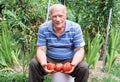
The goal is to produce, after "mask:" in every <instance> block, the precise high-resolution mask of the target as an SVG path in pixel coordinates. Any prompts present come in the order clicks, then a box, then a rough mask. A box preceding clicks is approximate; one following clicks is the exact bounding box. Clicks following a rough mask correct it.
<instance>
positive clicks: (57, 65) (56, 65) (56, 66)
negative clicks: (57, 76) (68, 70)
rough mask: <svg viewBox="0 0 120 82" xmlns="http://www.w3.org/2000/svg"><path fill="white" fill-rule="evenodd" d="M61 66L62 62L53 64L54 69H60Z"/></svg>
mask: <svg viewBox="0 0 120 82" xmlns="http://www.w3.org/2000/svg"><path fill="white" fill-rule="evenodd" d="M62 67H63V64H62V63H56V64H55V71H61V70H62Z"/></svg>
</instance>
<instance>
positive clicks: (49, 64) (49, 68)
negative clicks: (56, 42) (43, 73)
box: [47, 63, 55, 70]
mask: <svg viewBox="0 0 120 82" xmlns="http://www.w3.org/2000/svg"><path fill="white" fill-rule="evenodd" d="M54 67H55V64H53V63H47V69H48V70H54Z"/></svg>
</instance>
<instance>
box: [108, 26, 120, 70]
mask: <svg viewBox="0 0 120 82" xmlns="http://www.w3.org/2000/svg"><path fill="white" fill-rule="evenodd" d="M119 40H120V30H116V28H114V29H113V28H111V30H110V37H109V41H108V49H107V59H106V68H107V70H108V71H110V70H111V68H112V66H113V64H114V62H115V60H116V58H117V57H118V53H117V50H118V49H119Z"/></svg>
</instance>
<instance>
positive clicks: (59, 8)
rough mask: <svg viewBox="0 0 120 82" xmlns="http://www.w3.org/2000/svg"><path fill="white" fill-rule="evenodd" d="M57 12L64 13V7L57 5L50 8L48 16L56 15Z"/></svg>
mask: <svg viewBox="0 0 120 82" xmlns="http://www.w3.org/2000/svg"><path fill="white" fill-rule="evenodd" d="M57 12H59V13H66V7H65V6H63V5H59V4H57V5H53V6H51V8H50V14H53V13H57Z"/></svg>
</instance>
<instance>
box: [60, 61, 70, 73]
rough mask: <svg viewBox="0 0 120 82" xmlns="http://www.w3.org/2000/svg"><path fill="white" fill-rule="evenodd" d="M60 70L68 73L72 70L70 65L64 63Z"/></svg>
mask: <svg viewBox="0 0 120 82" xmlns="http://www.w3.org/2000/svg"><path fill="white" fill-rule="evenodd" d="M62 69H63V71H70V70H71V69H72V64H71V63H70V62H66V63H65V64H63V67H62Z"/></svg>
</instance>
